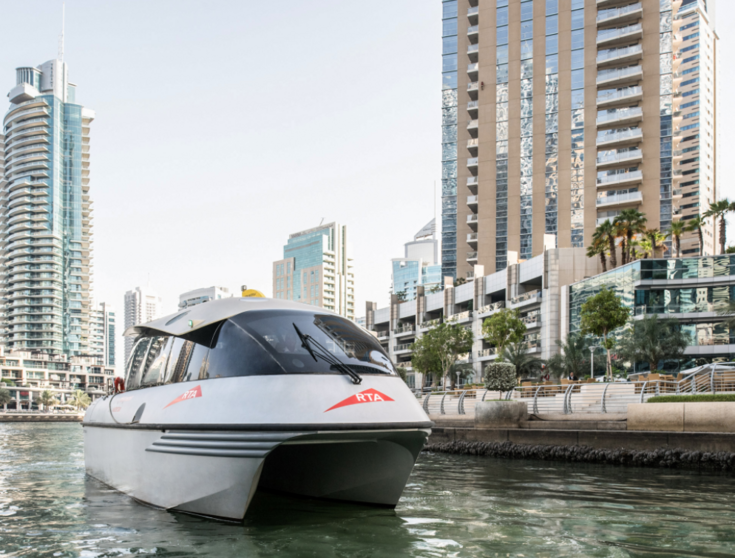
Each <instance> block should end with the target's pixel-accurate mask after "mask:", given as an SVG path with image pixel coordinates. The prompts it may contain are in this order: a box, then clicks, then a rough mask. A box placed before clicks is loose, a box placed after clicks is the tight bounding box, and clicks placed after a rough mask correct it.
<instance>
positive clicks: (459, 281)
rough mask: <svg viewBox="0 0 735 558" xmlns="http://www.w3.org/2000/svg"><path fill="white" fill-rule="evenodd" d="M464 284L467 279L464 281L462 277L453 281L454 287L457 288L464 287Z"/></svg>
mask: <svg viewBox="0 0 735 558" xmlns="http://www.w3.org/2000/svg"><path fill="white" fill-rule="evenodd" d="M466 282H467V279H465V278H464V277H457V278H456V279H455V280H454V286H455V287H459V286H460V285H464V284H465V283H466Z"/></svg>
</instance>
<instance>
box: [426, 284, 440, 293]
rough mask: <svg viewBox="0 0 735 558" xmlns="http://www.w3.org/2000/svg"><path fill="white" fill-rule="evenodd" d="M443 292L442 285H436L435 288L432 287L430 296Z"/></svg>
mask: <svg viewBox="0 0 735 558" xmlns="http://www.w3.org/2000/svg"><path fill="white" fill-rule="evenodd" d="M441 290H442V287H441V285H434V286H433V287H431V288H430V289H429V294H434V293H438V292H439V291H441Z"/></svg>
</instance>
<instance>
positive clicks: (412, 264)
mask: <svg viewBox="0 0 735 558" xmlns="http://www.w3.org/2000/svg"><path fill="white" fill-rule="evenodd" d="M438 252H439V241H438V240H437V239H436V220H435V219H432V220H431V221H429V223H427V224H426V225H425V226H424V227H423V228H422V229H421V230H420V231H419V232H417V233H416V234H415V235H414V237H413V240H412V241H411V242H406V244H404V257H403V258H394V259H393V260H391V264H392V266H393V274H392V275H391V283H392V284H391V293H392V294H395V295H398V296H399V297H401V300H414V299H415V298H416V287H418V286H423V287H424V288H425V289H431V288H434V287H436V288H439V287H440V285H441V280H442V266H441V264H440V263H439V262H438V255H439V254H438Z"/></svg>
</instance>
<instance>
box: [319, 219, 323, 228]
mask: <svg viewBox="0 0 735 558" xmlns="http://www.w3.org/2000/svg"><path fill="white" fill-rule="evenodd" d="M323 222H324V217H322V220H321V221H319V226H320V227H321V226H322V223H323Z"/></svg>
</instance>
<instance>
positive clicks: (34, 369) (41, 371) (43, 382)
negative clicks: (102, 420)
mask: <svg viewBox="0 0 735 558" xmlns="http://www.w3.org/2000/svg"><path fill="white" fill-rule="evenodd" d="M0 376H2V380H3V383H1V384H0V387H2V388H5V389H7V390H8V391H9V392H10V396H11V397H12V399H13V400H12V401H11V402H10V403H8V404H7V405H5V406H4V409H5V410H32V409H37V408H38V399H39V397H40V395H41V393H42V392H44V391H50V392H51V393H52V394H53V396H54V398H55V399H56V400H57V401H58V402H59V403H60V404H62V405H63V404H65V403H67V402H68V401H69V399H70V398H71V396H72V395H73V394H74V392H75V391H76V390H82V391H84V392H85V393H87V394H88V395H89V396H90V398H91V399H96V398H97V397H100V396H102V395H104V394H106V393H107V392H108V391H109V390H110V389H112V384H113V381H114V378H115V368H114V367H113V366H105V364H104V362H103V358H102V357H101V356H84V357H76V356H73V357H67V356H66V355H49V354H41V353H31V352H25V351H17V352H7V351H5V350H4V349H3V348H2V347H0Z"/></svg>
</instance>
